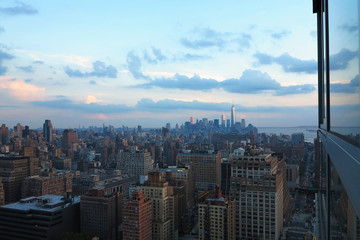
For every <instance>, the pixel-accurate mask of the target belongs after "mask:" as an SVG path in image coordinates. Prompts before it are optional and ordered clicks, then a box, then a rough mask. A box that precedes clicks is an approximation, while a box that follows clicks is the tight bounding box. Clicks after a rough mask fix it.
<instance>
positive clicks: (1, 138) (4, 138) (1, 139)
mask: <svg viewBox="0 0 360 240" xmlns="http://www.w3.org/2000/svg"><path fill="white" fill-rule="evenodd" d="M9 140H10V139H9V128H8V127H7V126H6V125H5V124H2V125H1V127H0V146H1V145H6V144H8V143H9Z"/></svg>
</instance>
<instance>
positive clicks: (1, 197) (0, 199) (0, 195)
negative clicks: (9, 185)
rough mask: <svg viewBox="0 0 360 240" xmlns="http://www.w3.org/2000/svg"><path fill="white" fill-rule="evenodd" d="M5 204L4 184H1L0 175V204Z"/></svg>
mask: <svg viewBox="0 0 360 240" xmlns="http://www.w3.org/2000/svg"><path fill="white" fill-rule="evenodd" d="M4 204H5V191H4V185H3V184H2V179H1V177H0V206H2V205H4Z"/></svg>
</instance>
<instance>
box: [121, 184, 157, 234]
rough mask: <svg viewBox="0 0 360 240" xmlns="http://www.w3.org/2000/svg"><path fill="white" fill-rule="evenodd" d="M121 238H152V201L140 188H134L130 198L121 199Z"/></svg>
mask: <svg viewBox="0 0 360 240" xmlns="http://www.w3.org/2000/svg"><path fill="white" fill-rule="evenodd" d="M123 239H124V240H151V239H153V238H152V201H151V199H150V198H149V197H145V196H144V195H143V193H142V191H141V190H140V189H135V190H134V191H133V192H132V196H131V198H130V199H124V201H123Z"/></svg>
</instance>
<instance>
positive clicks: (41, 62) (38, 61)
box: [33, 60, 44, 64]
mask: <svg viewBox="0 0 360 240" xmlns="http://www.w3.org/2000/svg"><path fill="white" fill-rule="evenodd" d="M33 63H35V64H44V62H43V61H40V60H36V61H33Z"/></svg>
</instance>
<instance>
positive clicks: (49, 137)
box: [43, 120, 53, 143]
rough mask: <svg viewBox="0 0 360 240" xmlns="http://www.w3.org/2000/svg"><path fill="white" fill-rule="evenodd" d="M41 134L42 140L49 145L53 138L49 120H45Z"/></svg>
mask: <svg viewBox="0 0 360 240" xmlns="http://www.w3.org/2000/svg"><path fill="white" fill-rule="evenodd" d="M43 134H44V138H45V139H46V141H47V142H48V143H51V142H52V140H53V138H52V135H53V126H52V123H51V120H45V123H44V124H43Z"/></svg>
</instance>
